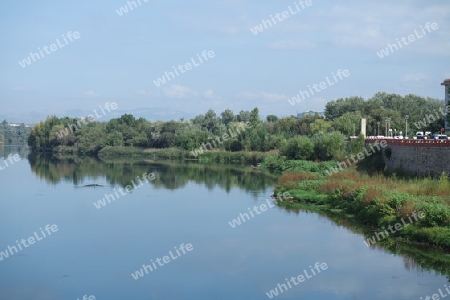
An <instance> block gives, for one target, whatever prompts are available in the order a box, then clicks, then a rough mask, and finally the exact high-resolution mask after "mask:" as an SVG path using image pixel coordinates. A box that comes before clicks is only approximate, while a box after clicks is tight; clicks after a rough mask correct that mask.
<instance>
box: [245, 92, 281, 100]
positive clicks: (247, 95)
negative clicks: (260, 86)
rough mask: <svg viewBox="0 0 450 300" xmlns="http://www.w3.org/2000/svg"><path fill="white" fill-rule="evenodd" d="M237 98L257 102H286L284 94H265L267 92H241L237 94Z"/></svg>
mask: <svg viewBox="0 0 450 300" xmlns="http://www.w3.org/2000/svg"><path fill="white" fill-rule="evenodd" d="M239 97H241V98H245V99H259V100H267V101H278V100H286V99H287V98H288V97H287V96H286V95H285V94H277V93H267V92H264V91H263V92H259V93H252V92H242V93H240V94H239Z"/></svg>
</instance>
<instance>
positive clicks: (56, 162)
mask: <svg viewBox="0 0 450 300" xmlns="http://www.w3.org/2000/svg"><path fill="white" fill-rule="evenodd" d="M29 163H30V166H31V170H32V172H33V173H35V174H36V176H37V177H39V178H42V179H44V180H46V181H47V182H48V183H50V184H53V185H56V184H58V183H60V182H63V181H65V182H70V183H73V184H74V185H75V186H80V185H83V184H86V183H94V182H95V183H101V184H106V185H111V186H121V187H123V188H124V187H125V186H127V185H129V184H130V182H131V180H133V179H134V178H135V177H136V176H138V175H142V174H144V173H151V172H154V173H155V175H156V179H155V180H153V181H150V184H151V185H152V186H153V188H155V189H168V190H175V189H180V188H183V187H185V186H186V185H188V184H189V183H196V184H202V185H204V186H206V187H207V188H208V189H210V190H212V189H214V188H220V189H223V190H225V191H227V192H229V191H230V190H231V189H232V188H239V189H242V190H245V191H246V192H247V193H248V194H250V195H251V196H252V197H254V198H258V197H259V196H261V195H263V194H264V193H265V192H266V190H267V189H270V188H271V187H273V186H274V184H275V182H276V179H275V178H274V177H272V176H267V174H263V173H261V172H259V171H255V170H253V169H251V168H248V167H245V166H229V165H204V164H197V163H177V162H167V161H164V162H155V161H145V160H142V159H126V160H111V161H107V162H105V161H101V160H98V159H95V158H89V157H87V158H78V157H71V158H56V157H44V156H35V155H30V156H29ZM105 181H106V182H105ZM279 209H280V210H282V211H285V212H286V213H288V214H297V215H299V214H300V213H305V212H307V213H318V214H319V215H320V216H321V217H322V218H323V219H324V220H327V222H331V223H332V224H334V225H335V226H339V227H345V228H346V229H348V230H349V231H351V232H354V233H357V234H361V235H362V236H361V243H363V236H366V237H370V236H372V235H373V232H372V229H370V228H364V227H361V226H360V225H358V224H356V223H354V222H352V221H350V220H348V219H343V218H342V217H339V216H338V215H335V214H331V213H324V212H320V211H315V210H311V209H299V208H289V207H280V208H279ZM371 247H372V248H373V249H374V250H382V251H384V252H387V253H391V254H394V255H398V256H402V258H403V264H404V268H405V269H406V270H416V271H417V272H433V271H434V272H436V273H437V274H441V275H444V276H447V278H448V280H449V281H450V255H449V254H445V253H443V252H442V251H439V250H434V249H430V248H429V247H423V246H420V245H411V244H407V243H404V242H399V241H398V240H397V241H394V240H391V239H386V240H383V241H380V242H378V243H377V244H375V245H371Z"/></svg>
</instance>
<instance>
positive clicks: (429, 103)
mask: <svg viewBox="0 0 450 300" xmlns="http://www.w3.org/2000/svg"><path fill="white" fill-rule="evenodd" d="M442 107H444V103H443V101H441V100H438V99H432V98H423V97H420V96H416V95H406V96H400V95H396V94H387V93H382V92H381V93H377V94H375V95H374V96H373V97H372V98H370V99H368V100H365V99H364V98H362V97H349V98H342V99H337V100H335V101H330V102H328V103H327V105H326V107H325V112H324V117H321V116H319V115H318V114H316V115H307V116H303V117H302V118H297V117H296V116H289V117H283V118H279V117H277V116H275V115H268V116H267V117H266V118H265V120H263V119H261V118H260V115H259V110H258V108H254V109H253V110H251V111H245V110H241V111H240V112H239V113H234V112H233V111H232V110H230V109H226V110H224V111H223V112H221V113H219V114H217V113H216V112H215V111H213V110H211V109H210V110H208V111H207V112H206V113H205V114H200V115H197V116H196V117H195V118H192V119H189V120H186V119H180V120H178V121H175V120H172V121H167V122H163V121H148V120H146V119H144V118H138V119H136V118H135V117H134V116H132V115H130V114H124V115H122V116H121V117H120V118H115V119H111V120H110V121H108V122H87V121H86V120H80V119H74V118H69V117H64V118H58V117H56V116H50V117H48V118H47V119H46V120H45V121H43V122H40V123H38V124H37V125H36V126H34V127H33V129H32V130H31V133H30V136H29V138H28V144H29V146H30V147H31V148H32V150H33V151H37V152H39V151H53V152H55V151H60V152H72V153H77V154H82V155H96V154H97V153H98V152H99V151H100V150H101V149H102V148H104V147H107V146H110V147H137V148H145V149H148V148H154V149H163V148H173V147H175V148H180V149H184V150H187V151H191V150H193V149H195V148H198V147H200V146H201V145H202V144H204V143H208V142H210V141H211V140H213V139H215V138H217V137H220V136H222V135H223V134H225V133H227V132H229V129H230V128H237V127H242V125H243V124H250V125H251V126H249V127H250V128H248V129H246V130H244V131H242V132H240V133H239V135H238V136H236V137H235V138H233V139H228V140H226V141H224V142H223V143H220V144H218V145H217V148H218V149H221V150H226V151H233V152H236V151H262V152H267V151H270V150H274V149H277V150H280V152H281V154H282V155H285V156H287V157H288V158H292V159H311V160H314V159H318V160H329V159H340V158H342V156H343V154H344V152H345V150H346V149H345V148H346V145H345V142H344V140H345V139H346V137H348V136H351V135H355V134H356V135H358V134H359V132H360V119H361V118H366V119H367V134H368V135H378V134H384V132H385V129H386V126H387V122H385V121H386V119H387V118H390V128H398V129H399V131H400V130H401V129H402V128H405V125H406V124H405V122H406V120H405V118H404V115H408V116H409V120H408V121H409V122H410V123H409V124H413V123H414V122H415V121H417V120H422V119H423V118H424V116H425V115H426V114H427V113H429V112H433V111H437V110H438V109H440V108H442ZM80 121H85V122H80ZM442 123H443V117H442V120H441V119H440V120H436V121H435V122H433V123H430V124H427V126H426V128H420V130H427V131H432V132H435V131H438V130H439V129H440V127H441V125H442ZM76 124H78V126H76ZM80 124H84V125H83V126H79V125H80ZM68 128H70V129H71V130H70V131H68V130H67V129H68ZM411 130H414V129H411ZM417 130H419V129H417ZM411 132H412V131H411ZM62 133H64V134H62ZM359 143H361V141H359Z"/></svg>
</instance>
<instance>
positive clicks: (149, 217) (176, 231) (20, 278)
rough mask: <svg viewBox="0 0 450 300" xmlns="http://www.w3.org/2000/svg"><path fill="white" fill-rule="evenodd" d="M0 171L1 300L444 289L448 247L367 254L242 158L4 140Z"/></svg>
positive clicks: (331, 295)
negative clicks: (86, 152) (36, 150)
mask: <svg viewBox="0 0 450 300" xmlns="http://www.w3.org/2000/svg"><path fill="white" fill-rule="evenodd" d="M9 154H11V155H12V156H9V160H8V155H9ZM15 154H17V156H16V158H18V157H20V159H19V160H17V161H16V160H14V159H13V157H14V156H13V155H15ZM5 160H6V161H5ZM11 161H12V162H11ZM6 164H7V165H8V166H7V167H4V166H5V165H6ZM0 166H3V167H4V168H3V169H2V170H0V214H1V217H0V226H1V228H2V229H3V230H2V234H1V235H0V256H1V259H2V260H1V261H0V299H5V300H16V299H17V300H22V299H27V300H28V299H30V300H31V299H32V300H53V299H54V300H61V299H73V300H76V299H83V296H84V299H90V300H92V299H107V300H114V299H133V300H141V299H142V300H144V299H159V300H164V299H247V300H249V299H270V298H276V299H328V300H337V299H366V300H370V299H380V300H381V299H384V300H385V299H395V300H401V299H420V297H423V299H425V297H426V296H427V295H428V296H430V297H431V296H432V295H433V294H438V295H439V293H440V292H441V293H444V294H449V293H447V292H446V290H445V287H446V286H447V287H448V286H450V284H449V283H448V282H449V279H450V264H449V263H448V261H449V258H448V256H449V255H445V254H443V255H441V256H439V255H438V254H436V253H439V252H430V251H428V250H423V249H419V248H416V247H412V246H411V248H407V249H409V250H408V251H406V250H405V248H400V247H399V246H396V245H393V246H392V249H386V248H381V247H371V248H369V247H367V246H366V245H365V244H364V242H363V240H364V237H363V235H361V234H360V233H358V232H357V231H355V230H353V229H352V228H351V226H348V225H346V224H345V222H337V221H336V220H334V221H333V220H330V219H329V218H328V217H326V216H321V215H319V214H316V213H311V212H306V211H300V210H294V211H292V210H286V209H285V208H282V207H278V206H275V205H274V202H273V200H272V198H271V197H270V195H271V194H272V192H273V189H274V184H275V181H276V179H275V178H274V177H271V176H267V175H264V174H263V173H261V172H259V171H258V170H254V169H252V168H249V167H246V166H224V165H202V164H195V163H189V164H187V163H178V162H154V161H148V160H143V159H120V160H111V161H100V160H97V159H94V158H84V159H82V158H77V159H72V158H60V159H56V158H44V157H35V156H29V155H28V152H27V149H26V148H25V147H19V146H14V147H9V146H4V147H2V146H0ZM145 173H146V174H147V175H145V178H146V179H145V180H144V179H143V174H145ZM137 177H139V178H137ZM93 183H95V184H99V185H101V186H87V187H85V186H84V185H86V184H93ZM127 186H128V187H127ZM108 199H109V202H108ZM102 200H103V201H104V202H102ZM99 201H100V202H99ZM255 207H256V209H255ZM244 213H245V214H244ZM237 218H239V220H237ZM242 218H243V219H244V220H245V222H244V221H243V220H242ZM233 220H234V221H233ZM238 221H239V222H240V224H238V223H239V222H238ZM22 239H23V241H22ZM16 241H17V242H16ZM25 245H26V246H25ZM396 249H397V250H396ZM2 252H3V254H2ZM6 255H7V257H6ZM302 279H303V280H302ZM445 285H446V286H445ZM275 289H276V290H275ZM280 289H281V290H280ZM439 289H440V290H441V291H439ZM449 289H450V288H449ZM281 291H282V292H281ZM276 293H278V294H279V295H278V296H276ZM440 297H442V296H440ZM442 298H443V297H442ZM442 298H440V299H442ZM430 299H431V298H430Z"/></svg>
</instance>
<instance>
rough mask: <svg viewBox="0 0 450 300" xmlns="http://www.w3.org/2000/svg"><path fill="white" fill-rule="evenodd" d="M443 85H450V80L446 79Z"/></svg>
mask: <svg viewBox="0 0 450 300" xmlns="http://www.w3.org/2000/svg"><path fill="white" fill-rule="evenodd" d="M441 85H450V78H447V79H445V80H444V82H442V83H441Z"/></svg>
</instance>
